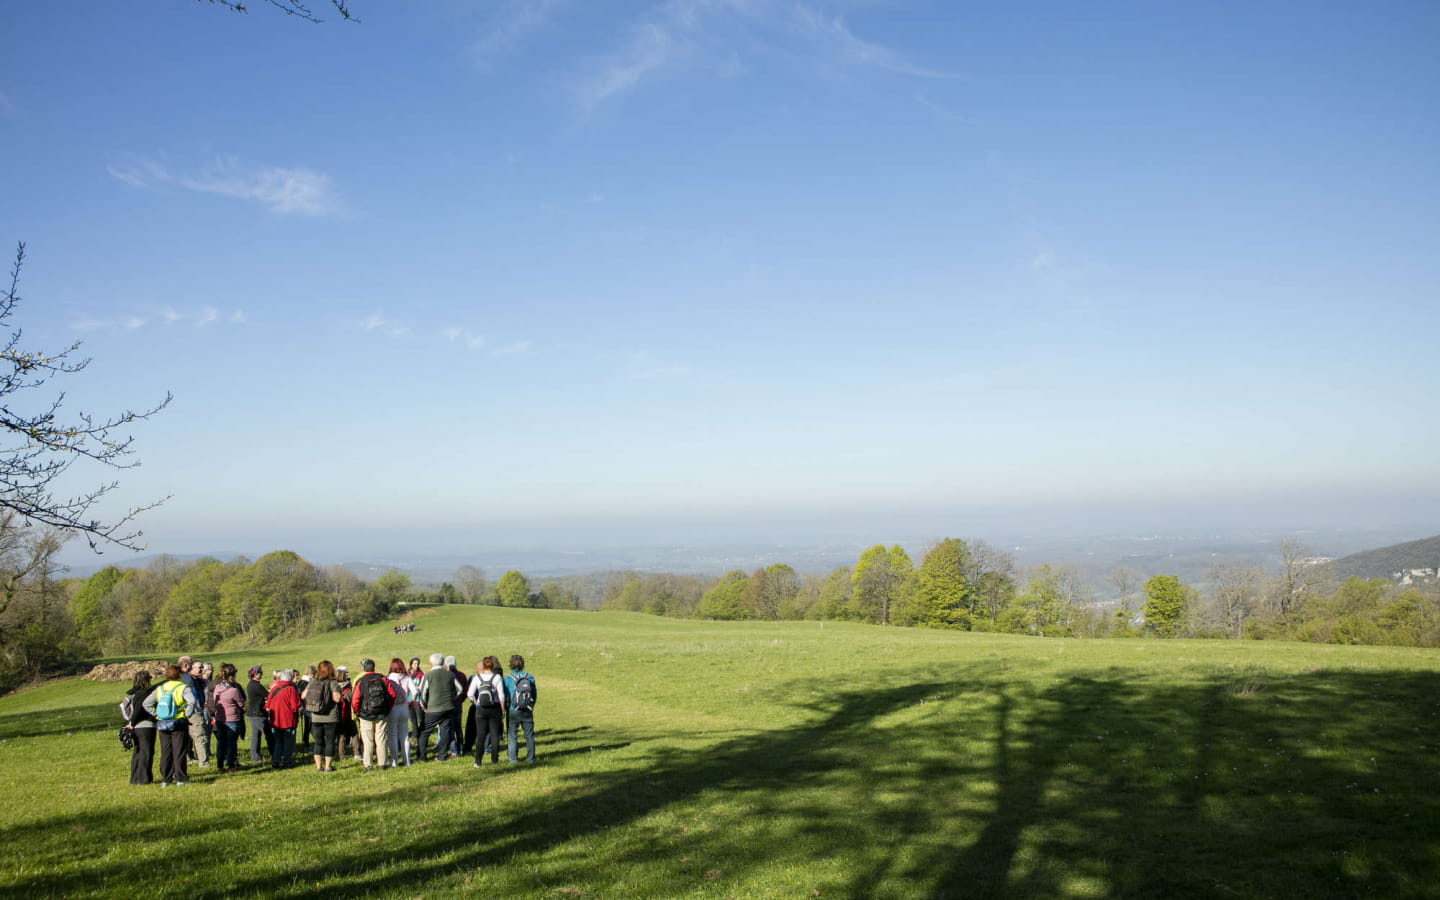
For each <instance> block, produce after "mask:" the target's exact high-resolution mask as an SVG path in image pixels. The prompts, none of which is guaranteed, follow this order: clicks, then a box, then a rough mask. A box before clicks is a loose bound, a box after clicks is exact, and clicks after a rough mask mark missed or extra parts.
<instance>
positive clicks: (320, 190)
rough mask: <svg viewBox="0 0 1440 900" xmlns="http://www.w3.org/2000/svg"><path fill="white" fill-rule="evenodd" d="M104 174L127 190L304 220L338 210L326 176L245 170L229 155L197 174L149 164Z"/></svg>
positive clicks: (143, 162)
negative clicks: (236, 204)
mask: <svg viewBox="0 0 1440 900" xmlns="http://www.w3.org/2000/svg"><path fill="white" fill-rule="evenodd" d="M107 171H108V172H109V173H110V175H111V176H112V177H114V178H116V179H118V180H119V181H122V182H124V183H125V184H128V185H130V186H131V187H136V188H145V189H152V188H159V187H171V186H173V187H179V188H184V189H185V190H190V191H198V192H200V193H205V194H219V195H221V196H224V197H235V198H238V199H241V200H251V201H254V202H256V203H259V204H260V205H261V206H264V207H265V208H266V209H269V210H270V211H272V212H277V213H286V214H297V215H306V216H324V215H333V214H336V213H339V212H342V211H343V210H344V205H343V204H342V203H341V202H340V199H339V198H338V197H337V196H336V194H335V190H334V187H333V186H332V184H331V180H330V176H329V175H326V174H324V173H323V172H316V171H314V170H313V169H287V168H283V167H280V166H245V165H242V164H241V163H240V162H239V161H238V160H236V159H235V158H233V157H227V158H223V159H217V160H214V161H213V162H211V163H210V164H209V165H208V166H206V167H205V169H204V170H203V171H201V172H200V173H199V174H194V175H190V174H184V173H180V172H172V171H170V170H169V169H168V168H167V167H166V166H164V165H162V164H161V163H159V162H156V161H154V160H139V161H136V162H132V163H130V164H128V165H124V166H110V167H108V168H107Z"/></svg>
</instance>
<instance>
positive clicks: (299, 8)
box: [209, 0, 360, 23]
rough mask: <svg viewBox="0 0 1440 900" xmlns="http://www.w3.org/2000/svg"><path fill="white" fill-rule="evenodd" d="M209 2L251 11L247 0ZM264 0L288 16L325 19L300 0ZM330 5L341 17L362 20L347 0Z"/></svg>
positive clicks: (353, 20)
mask: <svg viewBox="0 0 1440 900" xmlns="http://www.w3.org/2000/svg"><path fill="white" fill-rule="evenodd" d="M209 2H210V3H213V4H215V5H217V6H223V7H225V8H226V9H233V10H235V12H238V13H245V12H249V11H250V8H249V7H248V6H246V4H245V0H209ZM264 2H265V3H266V4H268V5H270V6H273V7H275V8H276V9H278V10H280V11H281V12H283V13H284V14H285V15H287V16H294V17H296V18H297V19H304V20H305V21H307V22H316V23H319V22H323V21H325V20H324V19H322V18H320V17H319V16H317V15H316V14H315V13H314V12H313V11H312V10H311V9H310V7H308V6H306V5H305V4H304V3H302V2H300V0H264ZM330 5H331V6H333V7H335V11H336V12H337V13H339V14H340V18H342V19H344V20H345V21H347V22H358V21H360V20H359V19H357V18H355V16H353V15H351V13H350V5H349V3H348V2H347V0H330Z"/></svg>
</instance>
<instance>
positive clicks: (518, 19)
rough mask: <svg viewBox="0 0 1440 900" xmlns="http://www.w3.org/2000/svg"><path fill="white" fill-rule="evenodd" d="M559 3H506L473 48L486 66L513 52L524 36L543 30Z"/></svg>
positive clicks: (517, 0)
mask: <svg viewBox="0 0 1440 900" xmlns="http://www.w3.org/2000/svg"><path fill="white" fill-rule="evenodd" d="M559 5H560V0H506V2H503V3H500V4H498V5H497V6H496V7H495V11H494V13H493V14H492V15H491V18H490V21H489V23H488V26H487V28H486V30H485V34H483V35H482V36H481V37H480V39H479V40H477V41H476V42H475V43H474V45H473V47H472V48H471V49H472V50H473V52H474V54H475V58H476V59H477V60H478V61H480V62H482V63H484V62H489V61H490V60H491V59H493V58H494V57H496V56H499V55H500V54H502V53H505V52H506V51H508V50H510V49H511V48H512V47H514V46H515V45H517V44H519V43H520V42H521V41H522V40H524V38H525V36H526V35H528V34H530V33H531V32H533V31H536V30H538V29H540V28H541V27H543V26H544V25H545V24H546V23H547V22H549V21H550V17H551V14H552V13H553V12H554V10H555V8H556V7H558V6H559Z"/></svg>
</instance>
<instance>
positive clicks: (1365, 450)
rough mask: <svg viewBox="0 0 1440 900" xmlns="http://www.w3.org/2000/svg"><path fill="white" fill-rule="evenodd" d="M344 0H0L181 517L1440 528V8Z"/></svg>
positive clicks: (579, 538) (28, 111)
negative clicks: (338, 16)
mask: <svg viewBox="0 0 1440 900" xmlns="http://www.w3.org/2000/svg"><path fill="white" fill-rule="evenodd" d="M315 8H316V9H317V11H319V10H320V9H321V6H320V4H318V3H317V4H316V5H315ZM352 9H353V11H354V12H355V13H356V14H357V15H358V16H359V17H360V19H361V21H360V22H359V23H358V24H354V23H349V24H347V23H343V22H339V21H338V20H336V21H328V22H326V23H324V24H321V25H312V24H308V23H305V22H302V21H298V20H296V19H293V18H290V17H287V16H284V15H281V14H279V13H278V12H277V11H275V10H274V9H272V8H269V7H267V6H265V5H264V4H262V3H258V2H257V3H254V4H253V5H252V9H251V11H250V13H248V14H246V15H238V14H235V13H233V12H229V11H227V10H225V9H223V8H220V7H217V6H213V5H211V4H208V3H195V2H186V0H174V2H165V3H162V2H153V3H149V2H147V3H111V4H98V3H82V2H65V0H60V2H46V3H38V4H6V5H4V7H3V8H0V28H3V30H4V31H5V33H7V34H9V35H11V36H12V39H11V40H10V41H7V52H6V53H5V54H4V56H3V58H0V126H3V128H4V131H5V134H6V136H7V140H6V148H5V151H4V157H3V158H4V160H5V167H4V171H5V178H4V181H5V187H4V198H5V202H4V203H3V204H0V237H3V238H4V239H6V240H7V241H10V242H11V243H12V245H13V243H14V242H18V241H22V240H23V241H25V242H26V243H27V245H28V260H27V263H26V267H25V270H24V272H23V276H22V281H21V295H22V297H23V298H24V301H25V303H24V306H23V307H22V309H21V311H20V314H19V316H18V322H19V324H21V325H22V326H23V327H24V329H25V339H26V342H27V343H30V344H34V345H38V346H43V347H51V348H53V347H55V346H57V345H63V344H64V343H66V342H68V341H71V340H74V339H77V338H78V339H81V340H83V341H84V342H85V346H84V351H85V353H86V354H87V355H90V356H92V357H93V358H94V363H93V365H92V367H91V368H90V369H89V370H87V371H86V372H85V373H83V374H81V375H77V376H73V377H72V378H69V379H67V380H66V382H67V383H66V384H65V387H66V388H67V390H68V391H69V394H68V399H67V405H68V407H69V408H73V409H84V410H86V411H93V412H96V413H106V412H113V411H118V410H120V409H124V408H133V407H139V406H144V405H146V404H148V403H151V402H154V401H155V400H158V399H160V398H161V397H163V396H164V394H165V392H166V391H173V392H174V394H175V401H174V403H173V405H172V407H171V408H170V409H169V410H167V411H165V412H164V413H163V414H162V415H160V416H158V417H157V418H156V419H155V420H153V421H151V422H149V423H146V424H144V425H142V426H140V427H137V428H136V429H135V432H134V433H135V436H136V445H135V446H136V450H137V456H138V458H139V459H140V460H141V461H142V462H143V466H142V467H141V468H139V469H136V470H133V471H129V472H125V473H122V488H121V490H120V491H119V492H117V495H116V497H115V500H116V505H117V506H118V505H122V504H125V503H143V502H146V501H148V500H151V499H154V498H156V497H158V496H165V495H172V499H170V500H169V501H168V502H167V503H166V504H165V505H164V506H163V507H161V508H160V509H157V510H155V511H152V512H150V513H148V514H147V515H146V516H145V518H144V520H143V522H142V526H143V527H144V529H145V532H146V538H147V540H148V542H149V546H150V549H151V550H152V551H156V550H158V551H167V552H202V551H207V550H219V549H227V550H228V549H234V550H240V551H245V552H250V553H260V552H265V551H268V550H272V549H277V548H280V547H287V548H291V549H296V550H298V551H300V552H302V553H309V554H312V555H317V556H321V557H325V558H330V559H337V558H352V557H355V556H359V555H362V554H365V553H374V552H378V551H383V550H396V551H400V550H411V549H417V548H418V549H423V548H434V549H436V550H439V551H443V552H450V553H455V552H463V551H464V550H465V549H466V548H467V547H471V546H476V547H478V546H493V545H496V544H500V545H506V544H507V543H510V544H514V545H517V546H519V545H524V546H548V545H551V544H558V543H564V544H566V545H567V546H581V545H587V546H603V545H605V544H607V543H616V542H627V543H629V542H637V541H668V540H679V539H685V540H690V539H702V538H704V539H711V538H714V539H740V538H755V537H758V538H765V537H767V536H770V535H777V536H778V535H781V534H784V535H786V536H788V537H790V538H791V539H793V538H794V537H796V536H806V535H813V536H814V537H815V538H817V539H820V538H825V537H830V536H834V535H836V534H840V533H843V534H845V535H848V536H858V537H859V538H860V539H862V540H871V539H873V540H875V541H891V540H897V539H902V538H904V537H907V536H908V534H907V535H902V534H897V533H896V532H897V531H902V530H905V529H907V528H908V529H911V530H912V531H914V530H924V531H933V532H934V536H936V537H938V536H941V535H945V534H948V535H955V536H967V537H968V536H979V537H983V536H985V533H986V532H987V530H988V529H992V528H998V527H1002V525H1003V527H1006V528H1020V529H1024V528H1027V527H1029V528H1035V529H1040V528H1047V527H1064V528H1069V529H1072V530H1075V531H1081V532H1083V531H1086V530H1104V531H1109V530H1115V529H1133V530H1137V531H1146V530H1153V529H1159V528H1173V527H1179V526H1182V525H1186V524H1191V525H1196V526H1206V527H1208V526H1212V525H1214V526H1220V525H1234V526H1237V527H1238V526H1243V525H1258V526H1264V527H1284V526H1287V525H1289V524H1294V525H1297V526H1299V525H1306V524H1311V525H1333V526H1355V527H1363V526H1376V525H1398V524H1405V523H1415V524H1416V526H1417V532H1418V533H1417V534H1416V536H1417V537H1418V536H1422V534H1425V533H1433V532H1435V531H1440V515H1437V512H1436V510H1437V509H1440V503H1437V501H1440V462H1437V459H1440V454H1437V453H1436V452H1435V451H1436V448H1437V447H1440V416H1437V415H1436V405H1435V398H1436V397H1437V395H1440V390H1437V388H1440V364H1437V359H1440V357H1437V354H1436V353H1435V351H1434V336H1435V334H1436V333H1437V332H1440V302H1437V301H1440V165H1437V160H1440V54H1437V53H1436V52H1435V48H1436V47H1437V46H1440V6H1437V5H1436V4H1434V3H1429V2H1413V3H1405V2H1395V3H1389V2H1387V3H1381V4H1355V3H1331V2H1293V3H1286V2H1266V3H1255V2H1233V3H1225V2H1221V3H1206V4H1144V3H1092V4H1076V3H1072V2H1053V3H1052V2H1035V3H1026V4H990V5H984V4H980V5H973V4H957V3H953V2H939V0H937V2H922V0H896V2H884V0H868V2H867V0H854V2H826V0H806V2H789V0H671V2H664V3H646V2H628V3H618V2H616V3H612V2H580V0H531V2H518V0H500V2H479V0H477V2H459V0H439V2H431V3H424V4H420V3H416V4H410V3H406V4H398V3H388V2H380V0H353V4H352ZM332 18H335V17H332ZM80 474H81V476H82V477H81V480H80V481H79V482H77V485H76V486H77V487H84V486H88V485H91V484H96V483H99V482H100V481H101V480H104V479H105V478H106V474H107V473H104V472H100V471H95V470H90V471H88V472H84V473H80ZM1427 529H1428V530H1427Z"/></svg>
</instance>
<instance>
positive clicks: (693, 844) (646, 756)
mask: <svg viewBox="0 0 1440 900" xmlns="http://www.w3.org/2000/svg"><path fill="white" fill-rule="evenodd" d="M418 618H419V622H420V629H419V630H418V631H417V632H415V633H414V634H409V635H402V636H396V635H394V634H392V633H391V632H390V629H389V628H388V627H385V626H377V627H371V628H362V629H354V630H351V631H348V632H344V633H341V634H333V635H326V636H323V637H321V638H317V639H315V640H312V641H307V642H304V643H297V644H293V645H290V646H288V647H285V648H277V647H269V648H265V649H264V650H263V651H254V652H252V651H243V652H234V653H228V652H219V653H215V654H210V656H211V657H213V658H215V659H216V660H217V661H221V660H226V661H230V662H234V663H236V664H237V665H239V666H242V667H244V666H248V665H251V664H254V663H260V664H262V665H264V666H265V667H266V669H267V671H268V670H269V669H272V668H276V667H279V666H282V665H300V664H303V663H307V662H312V661H316V660H318V659H320V658H322V657H323V658H329V659H332V660H334V661H336V662H341V661H345V662H348V663H350V664H351V666H352V668H353V666H354V664H355V662H356V661H358V659H359V658H360V657H361V656H362V655H370V656H374V657H376V658H383V659H388V658H389V657H390V656H392V655H398V656H401V657H406V658H408V657H409V656H411V655H416V654H419V655H426V654H428V653H429V652H432V651H434V650H439V651H442V652H454V653H456V654H457V655H459V656H460V658H461V660H462V662H466V661H473V660H474V659H475V658H477V657H478V656H480V655H482V654H485V653H495V654H496V655H499V656H500V657H501V658H502V659H503V658H505V657H508V655H509V654H510V653H512V652H520V653H523V654H524V655H525V656H526V657H527V660H528V662H529V664H530V666H529V667H530V669H531V671H533V672H535V673H536V675H537V677H538V679H539V685H540V706H539V708H538V709H537V714H536V715H537V720H538V733H539V735H540V742H541V743H540V765H538V766H536V767H534V768H525V767H518V768H512V767H506V766H505V765H504V764H503V763H502V765H501V766H500V767H498V768H490V767H489V766H488V765H487V766H486V767H485V768H482V769H480V770H475V769H472V768H471V767H470V764H469V762H468V761H467V762H463V763H461V762H457V763H445V764H429V765H425V766H417V767H413V768H411V769H402V770H398V771H393V772H383V773H374V774H368V775H364V774H361V773H360V772H359V771H358V768H357V767H355V765H354V764H353V763H351V764H349V765H348V767H343V768H342V771H341V772H340V773H339V774H337V775H335V776H329V777H326V776H319V775H316V774H315V773H314V772H312V771H309V770H308V769H305V768H299V769H295V770H291V771H286V772H271V771H269V770H267V769H264V768H261V769H254V770H247V771H246V772H244V773H242V774H240V775H236V776H228V777H221V776H215V775H202V776H201V777H199V778H198V779H197V780H196V782H195V783H193V784H192V785H190V786H187V787H185V788H183V789H178V790H177V789H167V790H164V791H162V790H160V789H159V788H158V787H148V788H135V787H130V786H129V785H128V784H126V780H127V775H128V769H127V763H128V757H127V755H126V754H124V753H122V752H121V751H120V750H119V749H118V744H116V742H115V740H114V736H113V732H114V727H115V723H114V719H115V713H114V709H115V703H116V702H118V699H119V695H120V694H121V693H122V689H121V687H120V686H118V685H103V684H93V683H90V682H85V681H79V680H72V681H66V682H61V683H56V684H51V685H48V686H45V687H42V688H38V689H35V690H30V691H26V692H22V693H20V694H16V695H13V696H10V697H6V698H3V699H0V803H3V804H4V808H5V809H6V810H7V812H8V815H6V816H5V817H4V825H3V828H0V831H3V834H0V897H8V896H15V897H34V896H82V895H116V896H121V895H126V896H135V895H146V896H157V897H169V896H176V897H178V896H187V897H193V898H208V897H231V896H236V897H272V896H282V897H310V896H314V895H317V894H321V893H324V894H326V895H330V896H356V897H358V896H385V897H430V896H436V897H438V896H457V895H469V894H478V895H488V896H495V897H506V896H509V897H554V898H578V897H878V898H912V897H935V898H939V897H1001V896H1012V897H1028V896H1036V897H1041V896H1056V897H1162V896H1163V897H1292V896H1307V897H1313V896H1320V897H1329V896H1334V897H1348V896H1375V897H1406V896H1435V895H1437V894H1440V765H1437V762H1436V760H1437V751H1440V718H1437V716H1440V654H1437V653H1435V652H1433V651H1425V650H1417V649H1403V648H1340V647H1324V646H1314V645H1296V644H1279V643H1241V642H1213V643H1207V642H1178V641H1177V642H1156V641H1073V640H1053V639H1052V640H1037V639H1027V638H1020V637H1013V636H1006V635H980V634H956V633H939V632H926V631H917V630H913V629H904V630H901V629H881V628H874V627H869V626H855V625H845V624H837V623H826V624H825V625H824V627H823V628H822V627H821V626H819V625H818V624H816V623H793V622H791V623H774V624H755V623H737V624H724V623H708V622H687V621H671V620H664V619H657V618H653V617H647V616H640V615H632V614H622V613H598V614H597V613H567V612H539V611H525V610H502V609H491V608H483V609H474V608H460V607H454V608H441V609H434V610H425V611H421V614H420V615H419V617H418ZM243 757H244V748H243V747H242V758H243Z"/></svg>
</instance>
